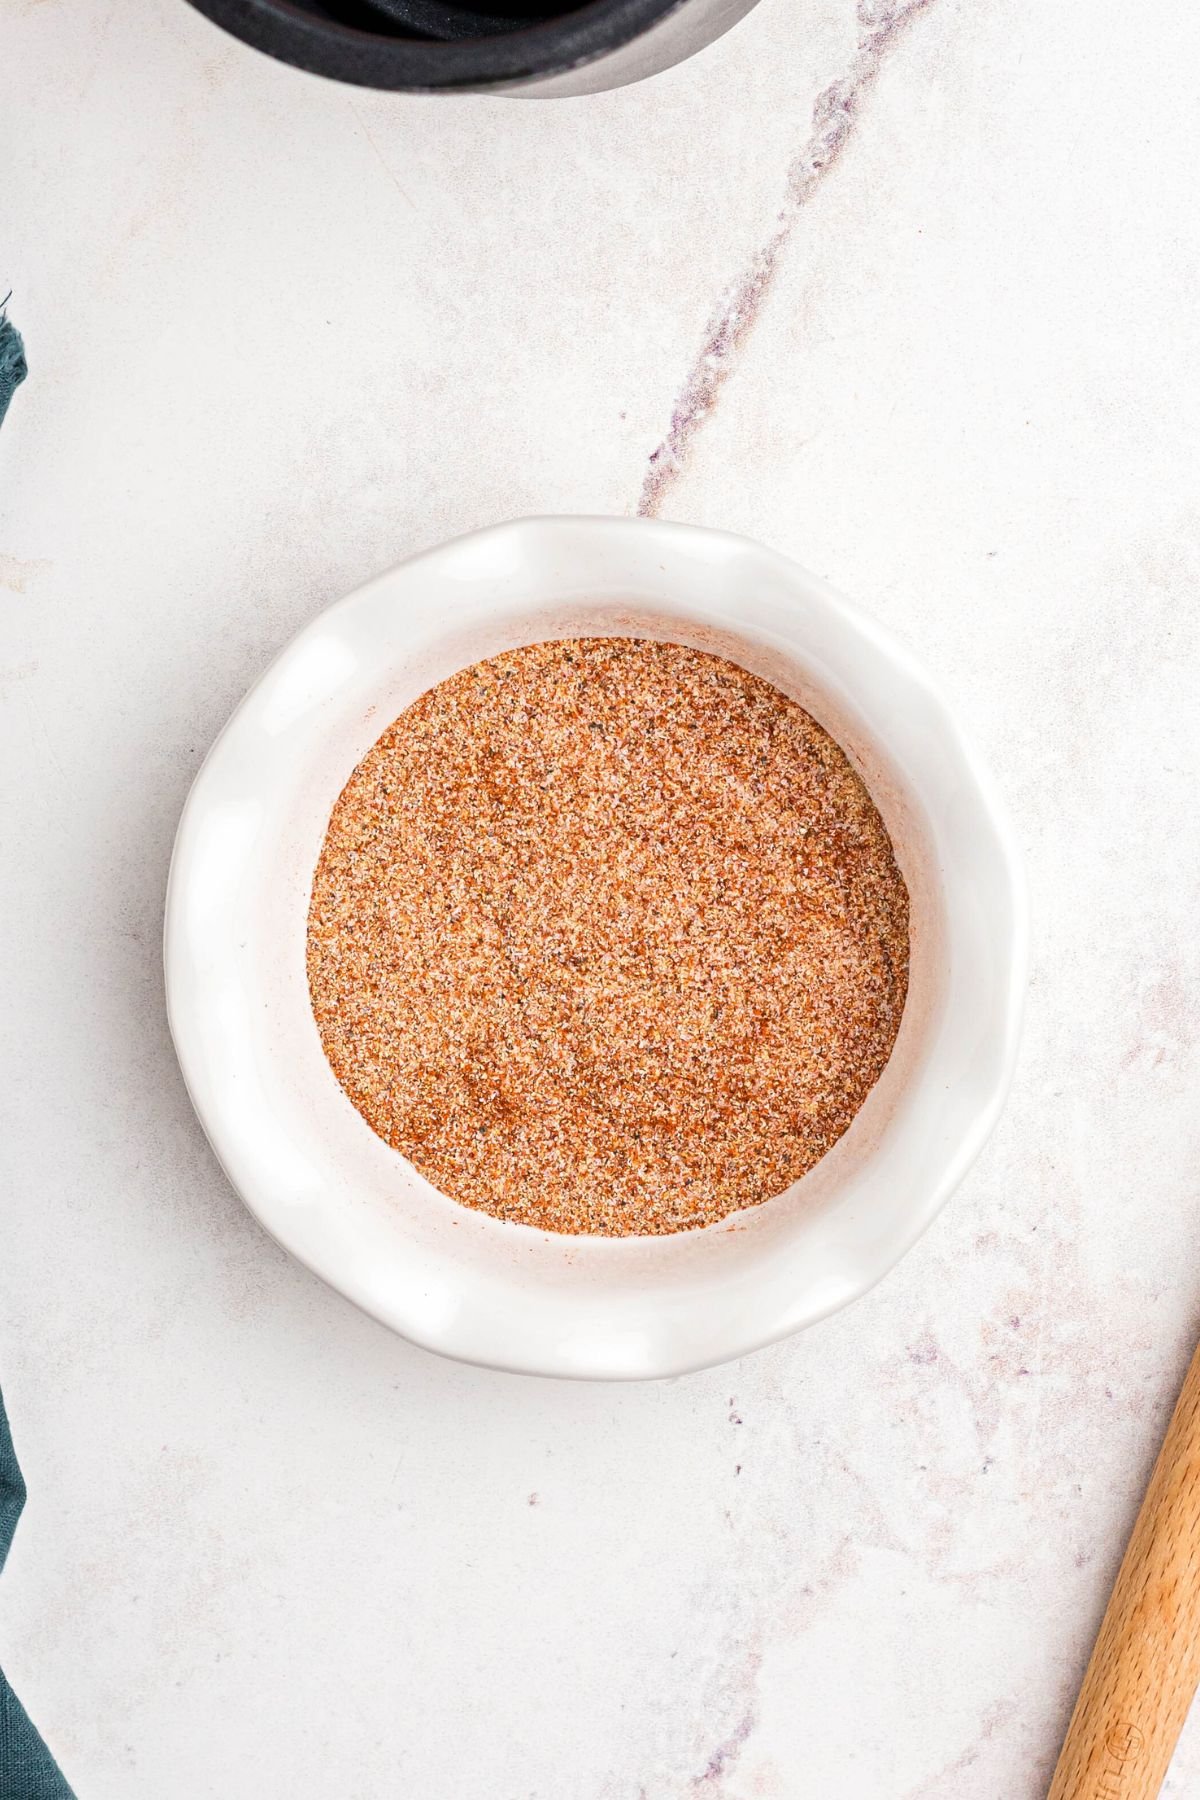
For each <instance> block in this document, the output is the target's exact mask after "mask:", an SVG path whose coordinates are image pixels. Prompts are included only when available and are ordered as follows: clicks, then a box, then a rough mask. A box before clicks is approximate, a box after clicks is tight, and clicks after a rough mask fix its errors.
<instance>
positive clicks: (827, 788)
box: [307, 637, 909, 1236]
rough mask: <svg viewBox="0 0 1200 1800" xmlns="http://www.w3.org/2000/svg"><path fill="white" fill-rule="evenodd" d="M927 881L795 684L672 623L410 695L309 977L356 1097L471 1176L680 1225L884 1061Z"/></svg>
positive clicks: (788, 1150)
mask: <svg viewBox="0 0 1200 1800" xmlns="http://www.w3.org/2000/svg"><path fill="white" fill-rule="evenodd" d="M908 954H909V903H908V894H907V891H906V888H905V884H904V881H903V878H902V876H901V874H900V871H899V869H898V867H897V864H896V859H895V856H894V854H893V849H892V845H891V842H890V839H889V837H888V834H887V831H886V829H885V827H884V824H883V822H882V820H881V818H880V816H879V813H878V811H877V810H876V807H875V805H874V802H873V801H872V799H871V796H870V794H869V793H868V792H867V789H866V787H865V786H864V784H863V782H862V780H861V778H860V777H859V775H858V774H857V773H856V772H855V770H854V769H853V768H852V766H851V764H850V762H849V761H848V759H847V757H846V755H845V753H844V752H843V751H842V750H841V748H840V747H839V746H838V744H837V743H836V742H835V741H834V740H833V738H832V737H830V736H829V734H828V733H827V732H826V731H824V730H823V729H822V727H821V726H820V725H818V724H817V723H816V721H815V720H814V719H813V718H812V717H811V716H810V715H809V714H808V713H807V712H806V711H805V710H804V709H803V708H802V707H801V706H799V705H798V704H797V703H796V702H795V701H793V700H790V699H788V698H787V697H786V696H785V695H784V694H782V693H781V692H780V691H779V690H778V689H777V688H775V687H773V686H772V685H771V684H770V683H769V682H767V681H765V680H763V679H762V678H761V677H759V676H756V675H752V674H750V673H749V672H748V671H747V670H745V669H743V668H740V667H739V666H737V665H736V664H734V663H731V662H727V661H725V660H724V659H722V658H720V657H717V656H713V655H710V654H707V653H706V652H703V651H700V650H695V649H690V648H687V647H685V646H684V645H681V644H676V643H670V642H661V641H658V640H656V639H649V638H623V637H589V638H575V639H562V640H558V641H554V642H547V643H535V644H531V645H527V646H526V647H524V648H521V649H517V650H511V651H508V652H506V653H505V654H503V655H499V656H496V657H493V658H491V659H489V660H487V661H484V662H479V663H476V664H474V665H473V666H472V667H470V668H467V669H463V670H462V671H461V672H460V673H458V674H456V675H454V676H452V677H451V678H450V679H449V680H445V681H442V682H440V683H439V684H438V685H437V686H435V687H433V688H431V689H430V690H429V691H427V692H426V693H424V694H423V695H422V696H421V697H420V698H419V699H417V700H416V701H415V702H414V703H413V704H412V705H410V706H409V707H408V708H407V709H406V710H405V711H404V712H403V713H402V714H401V715H400V717H399V718H398V719H397V720H396V721H395V722H394V724H393V725H392V726H391V727H390V728H389V729H388V730H387V731H386V732H385V733H384V734H383V736H382V737H381V738H380V739H379V740H378V742H377V743H376V744H375V745H374V747H373V748H372V749H371V750H370V751H369V752H368V753H367V755H366V756H365V757H364V758H363V760H362V761H361V762H360V763H359V765H358V767H357V768H356V769H355V771H354V773H353V774H352V776H351V778H350V780H349V782H348V783H347V784H346V786H345V788H344V790H343V792H342V794H341V796H340V798H339V799H338V801H337V804H336V806H335V807H334V810H333V815H332V817H331V819H330V822H329V827H328V831H327V833H326V837H325V841H324V845H323V847H322V850H321V855H320V860H319V862H318V865H317V869H316V873H315V876H314V880H313V887H312V896H311V903H310V907H309V915H308V938H307V962H308V982H309V992H310V996H311V1000H312V1007H313V1012H314V1015H315V1018H316V1021H317V1026H318V1029H319V1031H320V1036H321V1042H322V1045H323V1047H324V1050H325V1054H326V1056H327V1058H328V1060H329V1063H330V1065H331V1066H332V1069H333V1071H334V1074H335V1075H336V1077H337V1079H338V1081H339V1082H340V1084H341V1086H342V1088H343V1089H344V1091H345V1093H346V1094H347V1095H348V1097H349V1099H350V1100H351V1101H352V1103H353V1105H354V1106H355V1107H356V1108H357V1110H358V1111H359V1113H360V1114H361V1115H362V1116H363V1118H364V1119H365V1120H366V1121H367V1122H368V1124H369V1125H370V1126H371V1127H372V1128H373V1129H374V1131H375V1132H376V1133H378V1135H379V1136H380V1137H381V1138H383V1139H384V1140H385V1141H386V1142H387V1143H388V1144H390V1145H391V1146H392V1147H393V1148H394V1149H395V1150H397V1151H399V1152H401V1153H402V1154H403V1155H404V1156H405V1157H407V1158H408V1159H409V1160H410V1161H411V1162H412V1163H413V1165H414V1166H415V1167H416V1168H417V1169H418V1170H419V1171H420V1173H421V1174H422V1175H424V1176H425V1177H426V1178H427V1179H428V1180H429V1181H430V1182H431V1183H432V1184H433V1185H434V1186H435V1187H437V1188H438V1189H440V1190H441V1192H442V1193H444V1194H446V1195H448V1196H449V1197H450V1198H451V1199H454V1200H457V1201H460V1202H462V1203H464V1204H466V1205H469V1206H472V1207H476V1208H479V1209H481V1210H483V1211H485V1212H487V1213H490V1214H492V1215H494V1216H496V1217H499V1218H502V1219H507V1220H513V1221H517V1222H519V1223H523V1224H526V1225H533V1226H538V1227H541V1228H543V1229H546V1230H550V1231H557V1232H568V1233H585V1234H596V1235H606V1236H634V1235H646V1236H649V1235H660V1234H665V1233H670V1232H677V1231H683V1230H688V1229H691V1228H694V1227H698V1226H704V1225H709V1224H712V1223H714V1222H715V1221H717V1220H719V1219H722V1218H724V1217H725V1216H726V1215H728V1214H729V1213H730V1212H733V1211H735V1210H736V1209H738V1208H741V1207H746V1206H752V1205H757V1204H759V1203H760V1202H763V1201H766V1200H769V1199H771V1198H772V1197H773V1196H775V1195H778V1194H780V1193H782V1192H783V1191H784V1190H785V1189H786V1188H788V1187H789V1186H790V1185H791V1184H792V1183H793V1182H795V1181H797V1180H798V1179H799V1178H800V1177H801V1176H803V1175H804V1174H805V1173H807V1171H808V1170H809V1169H811V1168H812V1167H813V1166H814V1164H815V1163H817V1162H818V1161H819V1160H820V1158H821V1157H823V1156H824V1155H825V1153H826V1152H827V1151H828V1150H829V1149H830V1148H831V1147H832V1146H833V1144H834V1143H836V1142H837V1140H838V1139H839V1138H840V1137H841V1136H842V1135H843V1133H844V1132H845V1131H846V1130H847V1128H848V1127H849V1125H850V1124H851V1122H852V1120H853V1119H854V1117H855V1115H856V1113H857V1112H858V1110H859V1109H860V1107H861V1106H862V1104H863V1102H864V1100H865V1099H866V1097H867V1095H868V1093H869V1092H870V1090H871V1088H872V1087H873V1086H874V1084H875V1082H876V1081H877V1080H878V1078H879V1076H880V1075H881V1073H882V1071H883V1069H884V1066H885V1064H886V1063H887V1060H888V1057H889V1055H890V1053H891V1050H892V1046H893V1044H894V1042H895V1039H896V1035H897V1032H898V1030H899V1027H900V1020H901V1015H902V1013H903V1010H904V1003H905V997H906V993H907V987H908Z"/></svg>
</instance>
